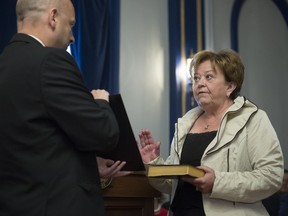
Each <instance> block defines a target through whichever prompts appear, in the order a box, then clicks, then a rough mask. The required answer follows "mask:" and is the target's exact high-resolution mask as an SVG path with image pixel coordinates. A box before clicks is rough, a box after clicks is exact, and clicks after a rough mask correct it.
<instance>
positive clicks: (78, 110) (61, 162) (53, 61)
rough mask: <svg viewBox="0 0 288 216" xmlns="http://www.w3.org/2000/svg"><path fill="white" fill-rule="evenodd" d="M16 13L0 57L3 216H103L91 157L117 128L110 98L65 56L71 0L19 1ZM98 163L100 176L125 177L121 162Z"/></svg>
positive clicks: (106, 146)
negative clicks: (14, 30)
mask: <svg viewBox="0 0 288 216" xmlns="http://www.w3.org/2000/svg"><path fill="white" fill-rule="evenodd" d="M16 14H17V27H18V33H17V34H16V35H15V36H14V37H13V38H12V40H11V41H10V43H9V44H8V46H7V47H6V48H5V50H4V51H3V53H2V55H1V56H0V101H1V102H0V103H1V105H0V215H1V216H2V215H3V216H4V215H5V216H7V215H9V216H10V215H11V216H12V215H13V216H16V215H17V216H18V215H19V216H20V215H21V216H41V215H43V216H44V215H45V216H49V215H51V216H58V215H61V216H65V215H67V216H74V215H75V216H76V215H77V216H79V215H85V216H90V215H91V216H92V215H93V216H95V215H97V216H101V215H105V213H104V204H103V198H102V195H101V187H100V179H99V171H98V169H97V162H96V155H97V154H98V153H99V154H101V153H106V152H108V151H109V150H111V149H113V148H114V147H115V146H116V144H117V141H118V137H119V128H118V125H117V121H116V119H115V116H114V115H113V112H112V110H111V108H110V106H109V103H108V96H109V93H108V92H107V91H105V90H93V91H92V92H91V93H90V92H89V91H88V89H87V88H86V87H85V85H84V83H83V80H82V77H81V75H80V72H79V69H78V67H77V65H76V63H75V61H74V60H73V58H72V57H71V56H70V55H69V54H68V53H67V52H66V51H65V50H66V49H67V46H68V45H69V44H70V43H73V42H74V38H73V35H72V32H71V28H72V27H73V25H74V23H75V13H74V7H73V5H72V3H71V0H18V2H17V5H16ZM97 161H98V162H99V164H98V166H99V170H100V172H101V173H100V175H101V177H111V176H119V175H120V176H121V175H126V174H127V173H125V172H121V171H120V170H121V168H122V167H123V166H124V164H125V162H119V161H117V162H115V163H114V161H111V160H105V159H102V158H100V157H98V158H97Z"/></svg>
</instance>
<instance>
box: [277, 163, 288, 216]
mask: <svg viewBox="0 0 288 216" xmlns="http://www.w3.org/2000/svg"><path fill="white" fill-rule="evenodd" d="M279 216H288V170H287V169H285V170H284V176H283V183H282V187H281V189H280V206H279Z"/></svg>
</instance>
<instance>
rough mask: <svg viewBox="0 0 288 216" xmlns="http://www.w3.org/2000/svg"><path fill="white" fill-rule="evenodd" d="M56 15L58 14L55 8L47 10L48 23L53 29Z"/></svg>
mask: <svg viewBox="0 0 288 216" xmlns="http://www.w3.org/2000/svg"><path fill="white" fill-rule="evenodd" d="M57 16H58V11H57V9H56V8H53V9H51V10H50V12H49V17H48V19H49V25H50V26H51V27H52V29H53V30H54V29H55V28H56V24H57Z"/></svg>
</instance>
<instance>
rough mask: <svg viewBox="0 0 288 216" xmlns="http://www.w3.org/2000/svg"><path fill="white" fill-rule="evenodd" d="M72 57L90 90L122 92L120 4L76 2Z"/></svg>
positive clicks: (108, 0)
mask: <svg viewBox="0 0 288 216" xmlns="http://www.w3.org/2000/svg"><path fill="white" fill-rule="evenodd" d="M74 6H75V11H76V20H77V21H76V25H75V27H74V29H73V34H74V37H75V41H76V42H75V43H74V44H72V45H71V53H72V55H73V56H74V57H75V59H76V61H77V63H78V66H79V67H80V69H81V71H82V74H83V78H84V81H85V83H86V85H87V87H88V88H89V89H90V90H92V89H96V88H102V89H106V90H108V91H109V92H110V93H111V94H113V93H118V92H119V17H120V16H119V14H120V12H119V8H120V7H119V0H89V1H86V0H85V1H77V0H75V1H74Z"/></svg>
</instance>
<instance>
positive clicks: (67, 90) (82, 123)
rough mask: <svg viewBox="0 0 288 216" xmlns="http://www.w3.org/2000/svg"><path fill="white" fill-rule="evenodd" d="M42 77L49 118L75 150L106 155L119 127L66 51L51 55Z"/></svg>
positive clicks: (117, 133)
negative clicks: (88, 86) (96, 98)
mask: <svg viewBox="0 0 288 216" xmlns="http://www.w3.org/2000/svg"><path fill="white" fill-rule="evenodd" d="M41 75H42V77H41V81H42V95H43V100H44V104H45V108H46V110H47V112H48V115H49V116H50V117H51V118H52V119H54V120H55V122H56V124H57V125H58V128H59V130H63V132H64V133H65V134H66V135H67V136H68V138H69V139H70V140H71V141H72V142H73V143H74V145H75V147H76V149H78V150H81V151H99V152H107V151H109V150H111V149H113V148H114V147H115V146H116V144H117V142H118V137H119V128H118V124H117V120H116V118H115V116H114V114H113V111H112V109H111V108H110V105H109V103H108V102H107V101H105V100H94V98H93V96H92V94H91V93H90V91H89V90H88V89H87V88H86V86H85V85H84V82H83V79H82V76H81V74H80V71H79V69H78V67H77V65H76V63H75V61H74V59H73V58H72V57H71V56H70V55H69V54H68V53H67V52H66V51H62V50H55V51H53V52H51V53H50V54H49V55H48V56H47V58H46V59H45V61H44V62H43V66H42V71H41Z"/></svg>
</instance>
